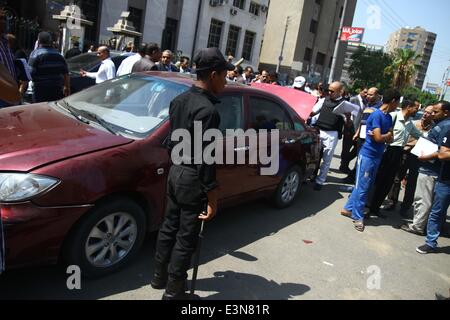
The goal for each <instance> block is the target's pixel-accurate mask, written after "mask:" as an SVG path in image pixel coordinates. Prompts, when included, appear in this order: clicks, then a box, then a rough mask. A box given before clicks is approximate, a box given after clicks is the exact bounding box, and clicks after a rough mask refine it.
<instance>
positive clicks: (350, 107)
mask: <svg viewBox="0 0 450 320" xmlns="http://www.w3.org/2000/svg"><path fill="white" fill-rule="evenodd" d="M360 111H361V107H360V106H358V105H356V104H353V103H350V102H348V101H344V102H342V103H341V104H340V105H338V106H337V107H336V108H334V110H333V113H334V114H338V115H345V114H346V113H351V114H354V115H358V114H359V112H360Z"/></svg>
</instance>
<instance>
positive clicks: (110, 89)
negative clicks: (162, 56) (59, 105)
mask: <svg viewBox="0 0 450 320" xmlns="http://www.w3.org/2000/svg"><path fill="white" fill-rule="evenodd" d="M188 89H189V87H188V86H186V85H182V84H177V83H174V82H171V81H167V80H163V79H159V78H155V77H151V76H141V75H130V76H126V77H122V78H117V79H114V80H111V81H107V82H104V83H102V84H99V85H96V86H94V87H91V88H89V89H86V90H84V91H81V92H79V93H76V94H74V95H72V96H70V97H68V98H66V99H65V100H66V102H67V103H69V104H70V105H71V106H72V107H74V108H76V109H79V110H85V111H89V112H91V113H94V114H96V115H97V116H99V117H100V118H102V119H103V120H104V121H106V122H108V123H110V124H112V125H114V126H115V128H116V129H117V130H119V131H122V132H125V133H127V134H130V135H132V136H135V137H137V138H145V137H146V136H148V135H149V134H150V132H151V131H152V130H153V129H154V128H156V127H157V126H158V125H159V124H160V123H162V122H163V121H165V120H166V119H168V117H169V107H170V103H171V102H172V100H173V99H174V98H175V97H177V96H178V95H180V94H181V93H183V92H185V91H187V90H188Z"/></svg>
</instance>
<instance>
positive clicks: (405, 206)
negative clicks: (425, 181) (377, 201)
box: [400, 153, 421, 211]
mask: <svg viewBox="0 0 450 320" xmlns="http://www.w3.org/2000/svg"><path fill="white" fill-rule="evenodd" d="M406 161H407V166H408V176H407V178H406V188H405V197H404V198H403V203H402V206H401V209H400V210H401V211H408V210H409V209H410V208H411V207H412V205H413V203H414V195H415V193H416V187H417V178H418V177H419V168H420V164H421V163H420V161H419V159H417V157H416V156H415V155H413V154H411V153H410V154H408V159H407V160H406Z"/></svg>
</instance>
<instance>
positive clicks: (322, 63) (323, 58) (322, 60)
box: [316, 52, 325, 66]
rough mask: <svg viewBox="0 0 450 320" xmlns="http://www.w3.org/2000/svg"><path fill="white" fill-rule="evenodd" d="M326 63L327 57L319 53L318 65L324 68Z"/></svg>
mask: <svg viewBox="0 0 450 320" xmlns="http://www.w3.org/2000/svg"><path fill="white" fill-rule="evenodd" d="M324 63H325V55H324V54H323V53H321V52H318V53H317V57H316V64H317V65H319V66H323V65H324Z"/></svg>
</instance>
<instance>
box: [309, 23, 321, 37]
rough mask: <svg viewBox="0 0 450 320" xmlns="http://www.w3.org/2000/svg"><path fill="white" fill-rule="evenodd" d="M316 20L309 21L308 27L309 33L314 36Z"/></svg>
mask: <svg viewBox="0 0 450 320" xmlns="http://www.w3.org/2000/svg"><path fill="white" fill-rule="evenodd" d="M318 25H319V24H318V22H317V20H311V25H310V27H309V31H310V32H312V33H314V34H316V33H317V26H318Z"/></svg>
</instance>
